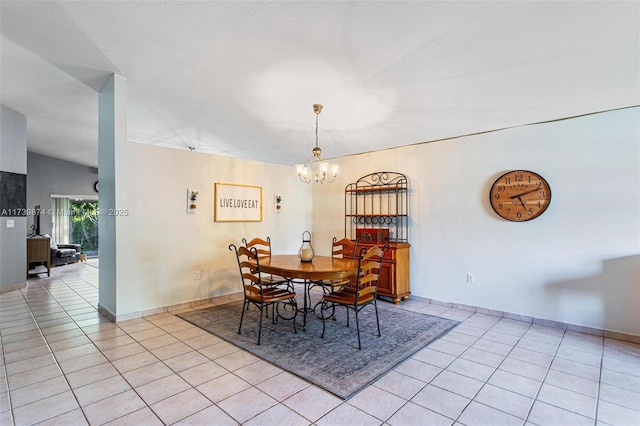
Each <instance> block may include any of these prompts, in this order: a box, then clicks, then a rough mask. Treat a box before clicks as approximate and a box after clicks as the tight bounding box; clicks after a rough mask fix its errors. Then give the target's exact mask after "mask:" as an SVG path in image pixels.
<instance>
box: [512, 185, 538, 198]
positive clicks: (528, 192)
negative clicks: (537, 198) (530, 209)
mask: <svg viewBox="0 0 640 426" xmlns="http://www.w3.org/2000/svg"><path fill="white" fill-rule="evenodd" d="M539 190H540V189H539V188H536V189H532V190H531V191H527V192H523V193H522V194H518V195H514V196H513V197H511V199H512V200H513V199H514V198H520V197H522V196H523V195H527V194H531V193H532V192H536V191H539Z"/></svg>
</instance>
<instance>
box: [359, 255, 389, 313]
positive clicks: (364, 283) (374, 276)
mask: <svg viewBox="0 0 640 426" xmlns="http://www.w3.org/2000/svg"><path fill="white" fill-rule="evenodd" d="M387 248H388V246H384V247H383V248H380V247H378V246H373V247H370V248H369V249H367V248H366V247H362V248H361V249H360V256H359V258H358V282H357V285H356V286H355V291H356V297H355V300H354V302H355V303H356V304H357V303H358V298H359V297H361V296H364V295H367V294H370V293H374V295H377V292H378V281H379V278H380V269H381V268H382V258H383V257H384V252H385V250H386V249H387Z"/></svg>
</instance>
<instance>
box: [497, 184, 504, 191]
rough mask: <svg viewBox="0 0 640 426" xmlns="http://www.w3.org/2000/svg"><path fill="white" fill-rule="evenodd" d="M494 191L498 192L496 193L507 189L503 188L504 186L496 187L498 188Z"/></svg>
mask: <svg viewBox="0 0 640 426" xmlns="http://www.w3.org/2000/svg"><path fill="white" fill-rule="evenodd" d="M496 189H497V190H498V192H502V191H504V190H505V189H507V188H505V187H504V185H498V187H497V188H496Z"/></svg>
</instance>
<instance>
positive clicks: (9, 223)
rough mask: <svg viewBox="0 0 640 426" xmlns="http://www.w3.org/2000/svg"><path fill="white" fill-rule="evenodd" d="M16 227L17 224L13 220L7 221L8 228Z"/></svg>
mask: <svg viewBox="0 0 640 426" xmlns="http://www.w3.org/2000/svg"><path fill="white" fill-rule="evenodd" d="M14 226H15V222H14V221H13V219H7V228H13V227H14Z"/></svg>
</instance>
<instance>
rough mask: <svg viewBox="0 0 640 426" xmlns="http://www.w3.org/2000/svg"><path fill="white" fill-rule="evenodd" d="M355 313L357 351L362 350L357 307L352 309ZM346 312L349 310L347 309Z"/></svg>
mask: <svg viewBox="0 0 640 426" xmlns="http://www.w3.org/2000/svg"><path fill="white" fill-rule="evenodd" d="M354 310H355V311H356V330H358V349H362V344H361V343H360V323H359V322H358V307H357V306H356V308H355V309H354ZM347 312H349V310H348V309H347Z"/></svg>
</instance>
